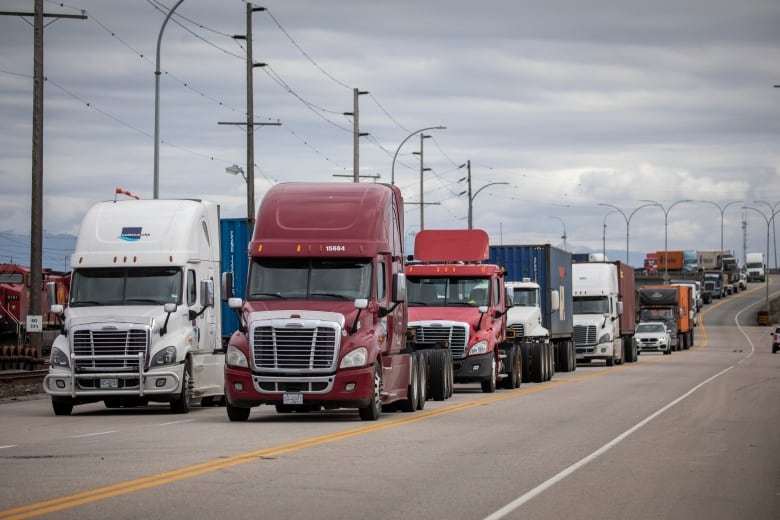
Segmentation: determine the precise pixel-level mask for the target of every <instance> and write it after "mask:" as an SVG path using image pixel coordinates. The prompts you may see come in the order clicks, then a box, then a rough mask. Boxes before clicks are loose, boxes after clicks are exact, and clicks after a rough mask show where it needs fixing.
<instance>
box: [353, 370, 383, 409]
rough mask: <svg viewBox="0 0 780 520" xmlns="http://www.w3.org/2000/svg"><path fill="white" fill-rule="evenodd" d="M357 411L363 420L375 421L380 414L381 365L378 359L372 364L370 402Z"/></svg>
mask: <svg viewBox="0 0 780 520" xmlns="http://www.w3.org/2000/svg"><path fill="white" fill-rule="evenodd" d="M358 413H359V414H360V418H361V419H362V420H364V421H376V420H377V419H379V416H380V415H381V414H382V367H381V365H380V364H379V362H378V361H377V362H376V363H375V364H374V387H373V391H372V392H371V402H370V403H369V404H368V406H364V407H363V408H358Z"/></svg>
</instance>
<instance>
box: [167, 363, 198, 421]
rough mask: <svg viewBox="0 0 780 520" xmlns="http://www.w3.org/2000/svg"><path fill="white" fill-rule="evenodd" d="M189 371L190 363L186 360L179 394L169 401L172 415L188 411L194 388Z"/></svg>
mask: <svg viewBox="0 0 780 520" xmlns="http://www.w3.org/2000/svg"><path fill="white" fill-rule="evenodd" d="M191 371H192V370H191V369H190V361H189V360H187V361H185V362H184V370H183V371H182V382H181V392H179V395H178V396H176V397H175V398H174V399H172V400H171V411H172V412H173V413H187V412H189V411H190V404H191V403H192V389H193V388H194V386H195V382H194V381H193V380H192V373H191Z"/></svg>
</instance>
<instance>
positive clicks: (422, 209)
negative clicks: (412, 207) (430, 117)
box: [412, 134, 431, 231]
mask: <svg viewBox="0 0 780 520" xmlns="http://www.w3.org/2000/svg"><path fill="white" fill-rule="evenodd" d="M430 137H431V136H430V135H425V134H420V151H419V152H412V153H414V154H416V155H419V156H420V231H422V230H423V229H425V198H424V197H425V195H424V193H425V192H424V191H423V174H424V173H425V172H427V171H431V169H430V168H424V167H423V166H424V164H423V143H425V140H426V139H428V138H430Z"/></svg>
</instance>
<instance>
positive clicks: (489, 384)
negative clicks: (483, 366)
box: [481, 359, 498, 394]
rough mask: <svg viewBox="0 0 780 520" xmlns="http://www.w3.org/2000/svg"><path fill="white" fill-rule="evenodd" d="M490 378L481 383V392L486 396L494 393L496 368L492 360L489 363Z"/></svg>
mask: <svg viewBox="0 0 780 520" xmlns="http://www.w3.org/2000/svg"><path fill="white" fill-rule="evenodd" d="M490 366H491V369H490V376H488V379H485V380H483V381H482V383H481V385H482V391H483V392H484V393H486V394H492V393H493V392H495V391H496V385H497V381H498V368H497V367H496V360H495V359H492V360H491V363H490Z"/></svg>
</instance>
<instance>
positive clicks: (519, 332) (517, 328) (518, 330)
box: [507, 323, 525, 339]
mask: <svg viewBox="0 0 780 520" xmlns="http://www.w3.org/2000/svg"><path fill="white" fill-rule="evenodd" d="M507 328H508V329H509V330H512V331H514V332H515V338H516V339H523V338H525V327H524V326H523V325H522V324H519V323H518V324H516V325H510V326H509V327H507Z"/></svg>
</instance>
